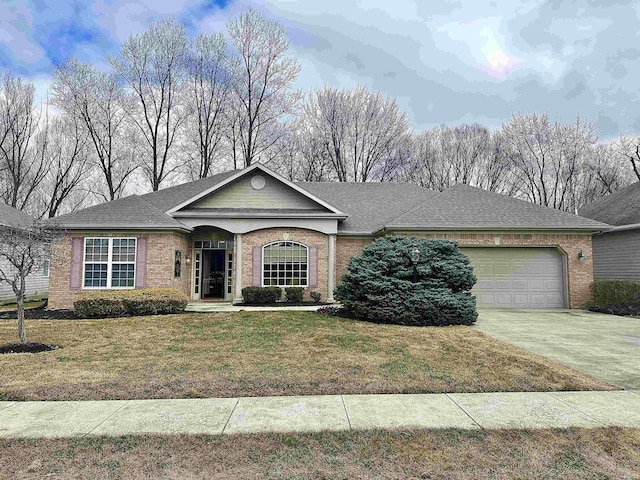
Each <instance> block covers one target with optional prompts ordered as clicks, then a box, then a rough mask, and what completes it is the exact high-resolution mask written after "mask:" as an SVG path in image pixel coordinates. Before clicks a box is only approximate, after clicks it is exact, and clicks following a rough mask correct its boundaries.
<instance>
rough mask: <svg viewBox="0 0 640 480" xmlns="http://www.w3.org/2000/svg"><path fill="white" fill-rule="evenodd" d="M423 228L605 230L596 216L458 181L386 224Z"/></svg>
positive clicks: (390, 226)
mask: <svg viewBox="0 0 640 480" xmlns="http://www.w3.org/2000/svg"><path fill="white" fill-rule="evenodd" d="M385 227H386V228H394V229H400V228H407V229H411V228H420V229H516V230H518V229H520V230H524V229H530V230H536V229H540V230H545V229H551V230H563V229H565V230H592V231H596V230H602V229H606V228H608V225H605V224H603V223H600V222H596V221H594V220H591V219H588V218H583V217H579V216H577V215H573V214H571V213H567V212H562V211H559V210H555V209H553V208H549V207H544V206H541V205H536V204H534V203H530V202H527V201H525V200H519V199H517V198H513V197H508V196H506V195H501V194H498V193H493V192H489V191H486V190H483V189H480V188H475V187H470V186H467V185H456V186H454V187H451V188H449V189H447V190H445V191H443V192H441V193H440V194H438V195H436V196H434V197H433V198H431V199H430V200H428V201H427V202H425V203H424V204H422V205H419V206H418V207H416V208H414V209H413V210H410V211H408V212H406V213H403V214H402V215H400V216H398V217H397V218H395V219H393V220H392V221H390V222H388V224H387V225H385Z"/></svg>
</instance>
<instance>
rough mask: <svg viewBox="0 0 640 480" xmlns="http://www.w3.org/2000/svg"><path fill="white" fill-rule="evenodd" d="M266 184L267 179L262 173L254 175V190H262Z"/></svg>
mask: <svg viewBox="0 0 640 480" xmlns="http://www.w3.org/2000/svg"><path fill="white" fill-rule="evenodd" d="M266 184H267V181H266V180H265V179H264V177H263V176H262V175H254V176H253V177H251V187H252V188H253V189H254V190H262V189H263V188H264V186H265V185H266Z"/></svg>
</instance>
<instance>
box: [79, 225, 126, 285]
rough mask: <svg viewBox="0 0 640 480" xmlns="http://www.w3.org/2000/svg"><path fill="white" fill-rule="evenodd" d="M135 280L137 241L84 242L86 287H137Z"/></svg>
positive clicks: (115, 239)
mask: <svg viewBox="0 0 640 480" xmlns="http://www.w3.org/2000/svg"><path fill="white" fill-rule="evenodd" d="M135 281H136V239H135V238H130V237H129V238H107V237H100V238H85V239H84V270H83V281H82V285H83V288H85V289H91V288H134V287H135Z"/></svg>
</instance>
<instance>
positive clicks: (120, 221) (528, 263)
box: [49, 164, 607, 308]
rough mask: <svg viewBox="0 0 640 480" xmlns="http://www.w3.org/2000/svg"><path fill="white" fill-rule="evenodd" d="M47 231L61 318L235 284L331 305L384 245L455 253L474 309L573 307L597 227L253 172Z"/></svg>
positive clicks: (482, 202) (53, 303)
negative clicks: (296, 293) (79, 304)
mask: <svg viewBox="0 0 640 480" xmlns="http://www.w3.org/2000/svg"><path fill="white" fill-rule="evenodd" d="M56 223H57V224H59V225H60V226H62V227H64V228H66V229H67V232H68V234H67V235H66V236H65V237H63V238H62V239H61V240H60V241H59V242H58V244H57V245H56V247H55V249H54V256H55V258H56V261H55V262H53V267H52V269H51V276H52V287H51V290H50V294H49V306H50V307H51V308H70V307H72V305H73V299H74V297H75V295H76V294H78V293H80V292H82V291H87V290H99V289H114V288H145V287H170V288H176V289H178V290H181V291H183V292H184V293H185V294H187V295H188V296H189V298H190V299H191V300H208V299H217V300H226V301H231V300H233V301H241V299H242V288H243V287H245V286H250V285H256V286H265V285H279V286H282V287H286V286H289V285H299V286H302V287H304V288H305V295H306V298H308V294H309V292H310V291H318V292H320V293H321V294H322V298H323V300H324V299H326V300H329V301H332V300H333V289H334V286H335V285H336V282H338V281H339V280H340V277H341V276H342V275H343V274H344V273H345V272H346V269H347V263H348V261H349V259H350V258H351V257H352V256H354V255H356V254H358V253H359V252H360V250H361V249H362V247H363V246H364V245H366V244H368V243H369V242H371V241H372V240H373V239H374V238H376V237H378V236H381V235H390V234H402V235H415V236H418V237H422V238H446V239H451V240H455V241H457V242H459V244H460V245H461V246H462V247H463V250H464V252H465V253H466V254H467V255H468V256H469V257H470V258H471V261H472V263H473V265H474V267H475V271H476V274H477V276H478V278H479V281H478V284H477V286H476V287H475V289H474V292H475V294H476V295H477V296H478V301H479V304H480V305H490V306H498V307H519V308H559V307H560V308H561V307H566V306H571V307H579V306H580V305H581V304H582V303H583V302H585V301H586V300H587V299H588V297H589V287H590V284H591V282H592V279H593V272H592V259H591V236H592V234H593V233H594V232H599V231H601V230H603V229H605V228H607V226H606V225H604V224H602V223H599V222H595V221H593V220H589V219H585V218H581V217H578V216H576V215H572V214H568V213H564V212H560V211H556V210H552V209H550V208H545V207H541V206H538V205H534V204H531V203H528V202H524V201H521V200H516V199H513V198H510V197H506V196H502V195H497V194H494V193H490V192H486V191H484V190H480V189H477V188H472V187H466V186H457V187H453V188H450V189H448V190H446V191H444V192H442V193H438V192H432V191H429V190H426V189H423V188H421V187H419V186H417V185H411V184H401V183H329V182H319V183H304V182H302V183H293V182H290V181H288V180H286V179H285V178H283V177H281V176H279V175H277V174H276V173H274V172H272V171H270V170H269V169H268V168H266V167H264V166H263V165H260V164H254V165H252V166H250V167H248V168H245V169H244V170H240V171H231V172H226V173H222V174H218V175H215V176H212V177H209V178H205V179H202V180H198V181H195V182H191V183H186V184H183V185H178V186H175V187H171V188H167V189H165V190H160V191H158V192H154V193H149V194H146V195H140V196H137V195H133V196H130V197H126V198H123V199H120V200H115V201H113V202H108V203H104V204H101V205H97V206H94V207H90V208H87V209H84V210H81V211H78V212H75V213H72V214H68V215H63V216H61V217H58V218H57V219H56ZM406 253H407V255H408V253H409V252H406ZM407 259H408V257H407Z"/></svg>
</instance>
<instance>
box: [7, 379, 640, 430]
mask: <svg viewBox="0 0 640 480" xmlns="http://www.w3.org/2000/svg"><path fill="white" fill-rule="evenodd" d="M611 425H621V426H631V427H640V393H638V392H632V391H611V392H549V393H544V392H509V393H451V394H426V395H319V396H306V397H243V398H211V399H186V400H107V401H86V402H80V401H71V402H0V437H27V438H38V437H71V436H84V435H128V434H140V433H155V434H167V433H198V434H213V435H216V434H232V433H252V432H268V431H276V432H286V431H298V432H307V431H318V430H350V429H361V428H394V427H423V428H464V429H477V428H555V427H558V428H565V427H573V426H576V427H600V426H611Z"/></svg>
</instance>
